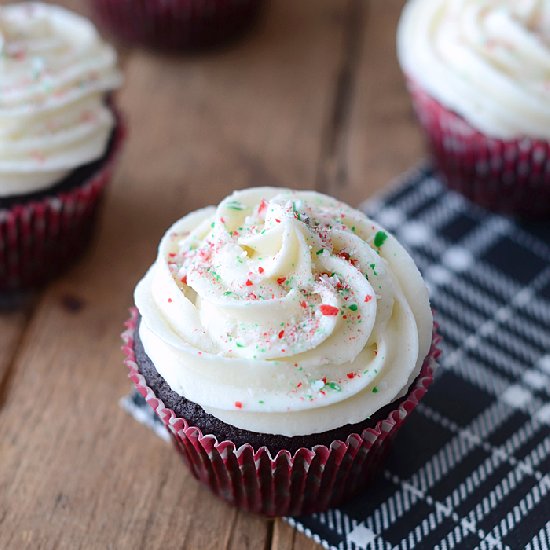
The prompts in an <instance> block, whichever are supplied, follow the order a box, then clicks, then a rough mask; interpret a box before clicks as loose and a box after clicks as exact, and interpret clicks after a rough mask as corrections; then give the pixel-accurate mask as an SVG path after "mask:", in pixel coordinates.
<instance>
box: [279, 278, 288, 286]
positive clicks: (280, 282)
mask: <svg viewBox="0 0 550 550" xmlns="http://www.w3.org/2000/svg"><path fill="white" fill-rule="evenodd" d="M285 281H286V277H279V278H278V279H277V283H278V284H280V285H282V284H283V283H284V282H285Z"/></svg>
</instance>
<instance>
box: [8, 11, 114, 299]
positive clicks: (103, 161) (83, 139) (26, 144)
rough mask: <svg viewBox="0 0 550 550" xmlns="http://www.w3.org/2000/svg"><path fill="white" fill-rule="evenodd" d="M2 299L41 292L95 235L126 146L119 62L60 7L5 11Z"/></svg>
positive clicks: (81, 22)
mask: <svg viewBox="0 0 550 550" xmlns="http://www.w3.org/2000/svg"><path fill="white" fill-rule="evenodd" d="M0 51H1V56H0V243H1V246H0V293H1V294H2V295H7V294H10V293H11V292H13V291H17V290H23V289H29V288H32V287H37V286H39V285H41V284H43V283H44V282H45V281H47V280H48V279H49V278H50V277H51V276H53V275H55V274H57V273H58V272H59V271H61V270H62V269H63V268H64V267H65V266H66V265H68V264H69V263H71V262H73V261H74V260H75V259H76V258H77V257H78V256H79V254H80V253H81V252H82V251H83V250H84V249H85V246H86V244H87V242H88V240H89V237H90V235H91V233H92V228H93V226H94V221H95V219H96V215H97V211H98V206H99V204H100V201H101V197H102V194H103V189H104V188H105V186H106V184H107V182H108V181H109V179H110V177H111V172H112V169H113V162H114V160H115V157H116V153H117V151H118V149H119V146H120V142H121V140H122V135H123V131H122V127H121V122H120V119H119V117H118V115H117V113H116V112H115V111H114V109H113V102H112V99H113V98H112V92H113V91H114V90H115V89H116V88H118V87H119V86H120V84H121V75H120V73H119V72H118V70H117V68H116V54H115V52H114V50H113V49H112V48H111V47H109V46H108V45H106V44H105V43H104V42H103V41H102V40H101V38H100V37H99V35H98V34H97V32H96V30H95V28H94V27H93V25H92V24H91V23H89V22H88V21H86V20H85V19H83V18H81V17H80V16H78V15H76V14H73V13H71V12H68V11H66V10H64V9H62V8H59V7H56V6H52V5H46V4H40V3H20V4H13V5H7V6H4V7H0Z"/></svg>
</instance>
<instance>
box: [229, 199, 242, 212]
mask: <svg viewBox="0 0 550 550" xmlns="http://www.w3.org/2000/svg"><path fill="white" fill-rule="evenodd" d="M227 208H229V210H244V209H245V206H244V204H242V203H241V202H239V201H229V202H227Z"/></svg>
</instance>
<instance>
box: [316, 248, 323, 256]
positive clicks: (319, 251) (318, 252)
mask: <svg viewBox="0 0 550 550" xmlns="http://www.w3.org/2000/svg"><path fill="white" fill-rule="evenodd" d="M322 253H323V249H322V248H321V250H317V252H315V254H317V256H320V255H321V254H322Z"/></svg>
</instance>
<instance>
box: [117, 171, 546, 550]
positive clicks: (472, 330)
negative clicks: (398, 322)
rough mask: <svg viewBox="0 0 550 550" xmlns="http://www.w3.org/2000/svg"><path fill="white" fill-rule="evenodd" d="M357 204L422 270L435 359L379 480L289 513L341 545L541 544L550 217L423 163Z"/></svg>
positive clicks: (311, 532) (532, 548)
mask: <svg viewBox="0 0 550 550" xmlns="http://www.w3.org/2000/svg"><path fill="white" fill-rule="evenodd" d="M365 211H366V212H367V213H368V214H369V215H370V216H371V217H372V218H374V219H376V220H378V221H379V222H380V223H381V224H382V225H383V226H385V227H386V228H387V229H388V230H390V231H392V232H393V233H394V234H395V235H396V236H397V238H398V239H399V240H400V241H401V242H402V243H403V244H404V245H405V246H406V247H407V248H408V249H409V250H410V252H411V254H412V255H413V257H414V259H415V261H416V263H417V265H418V266H419V268H420V270H421V271H422V273H423V274H424V276H425V279H426V281H427V283H428V285H429V287H430V290H431V296H432V304H433V306H434V308H435V310H436V318H437V320H438V322H439V323H440V326H441V329H440V331H441V334H442V336H443V343H442V349H443V354H442V361H441V368H440V369H439V371H438V373H437V376H436V381H435V382H434V385H433V386H432V388H430V390H429V391H428V393H427V395H426V397H425V398H424V400H423V401H422V403H420V405H419V406H418V408H417V410H416V411H415V413H414V414H412V415H411V418H410V419H409V420H408V421H407V423H406V424H405V426H404V427H403V428H401V431H400V433H399V435H398V437H397V438H396V441H395V444H394V447H393V450H392V452H391V454H390V456H389V458H388V461H387V463H386V469H385V470H384V471H383V472H381V473H380V477H379V479H378V481H377V482H376V483H375V484H374V485H372V486H371V487H370V488H369V489H368V490H367V492H366V493H365V494H364V495H363V496H361V497H359V498H357V499H355V500H354V501H351V502H349V503H347V504H345V505H343V506H341V507H340V508H337V509H332V510H329V511H327V512H324V513H320V514H313V515H311V516H308V517H300V518H288V522H289V523H290V524H291V525H293V526H295V527H296V528H298V529H299V530H300V531H303V532H304V533H305V534H306V535H308V536H310V537H312V538H313V539H314V540H316V541H317V542H319V543H321V544H322V545H323V546H324V547H326V548H337V549H341V550H348V549H349V550H359V549H363V550H371V549H373V550H374V549H376V550H389V549H402V550H406V549H411V548H427V549H428V548H429V549H431V548H438V549H441V550H445V549H451V548H465V549H472V548H480V549H482V550H489V549H492V548H498V549H509V550H516V549H519V548H527V549H529V550H543V549H548V548H550V495H549V493H550V475H549V472H550V399H549V394H550V224H548V223H546V224H539V225H525V224H524V225H521V224H519V223H517V222H515V221H513V220H511V219H509V218H505V217H502V216H499V215H493V214H489V213H487V212H486V211H485V210H483V209H481V208H478V207H476V206H474V205H472V204H471V203H469V202H467V201H466V200H465V199H463V198H462V197H461V196H459V195H457V194H455V193H453V192H451V191H448V190H447V189H446V188H445V187H444V186H443V185H442V184H441V183H440V182H439V181H437V179H436V178H435V177H434V176H433V174H432V173H431V171H430V170H429V169H428V168H422V169H420V170H417V171H416V172H414V173H411V174H409V175H408V176H407V178H406V180H405V181H403V182H402V183H401V184H400V185H399V186H397V187H396V188H395V189H394V190H392V191H391V192H390V193H389V194H387V195H386V196H384V197H382V198H380V199H378V200H374V201H371V202H369V203H368V204H366V205H365ZM126 403H127V404H128V403H130V404H131V407H130V408H131V409H135V408H136V404H138V406H137V408H138V409H141V402H140V401H139V398H135V397H131V398H127V400H126Z"/></svg>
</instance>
